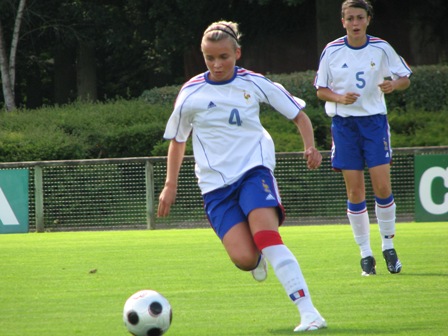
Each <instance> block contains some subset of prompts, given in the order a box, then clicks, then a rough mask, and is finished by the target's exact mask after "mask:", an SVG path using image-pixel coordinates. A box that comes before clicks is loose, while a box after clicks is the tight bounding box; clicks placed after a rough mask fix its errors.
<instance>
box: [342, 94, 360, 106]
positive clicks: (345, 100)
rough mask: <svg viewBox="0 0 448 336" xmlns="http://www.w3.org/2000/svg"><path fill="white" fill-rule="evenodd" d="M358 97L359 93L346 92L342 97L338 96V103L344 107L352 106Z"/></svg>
mask: <svg viewBox="0 0 448 336" xmlns="http://www.w3.org/2000/svg"><path fill="white" fill-rule="evenodd" d="M359 96H360V94H359V93H356V92H347V93H345V94H343V95H340V96H339V99H338V103H339V104H344V105H350V104H353V103H354V102H356V101H357V100H358V97H359Z"/></svg>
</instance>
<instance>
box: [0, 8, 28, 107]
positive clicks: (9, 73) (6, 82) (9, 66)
mask: <svg viewBox="0 0 448 336" xmlns="http://www.w3.org/2000/svg"><path fill="white" fill-rule="evenodd" d="M25 4H26V0H20V2H19V7H18V9H17V15H16V19H15V22H14V30H13V34H12V39H11V47H10V52H9V60H8V57H7V54H6V43H5V39H4V34H3V28H2V22H1V20H0V71H1V75H2V88H3V95H4V97H5V105H6V111H12V110H15V109H16V103H15V94H14V87H15V80H16V53H17V46H18V44H19V34H20V26H21V24H22V18H23V11H24V9H25Z"/></svg>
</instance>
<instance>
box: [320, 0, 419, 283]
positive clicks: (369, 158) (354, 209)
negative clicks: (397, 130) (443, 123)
mask: <svg viewBox="0 0 448 336" xmlns="http://www.w3.org/2000/svg"><path fill="white" fill-rule="evenodd" d="M372 16H373V11H372V6H371V5H370V3H369V2H368V1H366V0H347V1H345V2H344V3H343V4H342V26H343V27H344V28H345V30H346V32H347V35H346V36H344V37H341V38H338V39H336V40H334V41H332V42H330V43H329V44H327V46H326V47H325V49H324V50H323V52H322V56H321V58H320V63H319V69H318V71H317V76H316V80H315V86H316V88H317V96H318V97H319V98H320V99H322V100H325V101H326V103H325V110H326V113H327V114H328V115H329V116H330V117H332V125H331V132H332V137H333V146H332V155H331V159H332V165H333V168H334V169H335V170H339V171H342V174H343V176H344V180H345V186H346V190H347V197H348V201H347V215H348V219H349V221H350V224H351V227H352V230H353V234H354V238H355V241H356V243H357V244H358V245H359V248H360V251H361V268H362V273H361V274H362V275H364V276H368V275H373V274H376V261H375V258H374V256H373V252H372V249H371V246H370V225H369V224H370V223H369V215H368V212H367V206H366V191H365V184H364V167H365V165H367V167H368V169H369V174H370V179H371V181H372V186H373V192H374V194H375V212H376V217H377V220H378V225H379V231H380V233H381V239H382V253H383V257H384V259H385V261H386V265H387V269H388V271H389V272H390V273H399V272H400V271H401V262H400V260H399V259H398V256H397V253H396V251H395V249H394V244H393V240H392V239H393V238H394V236H395V211H396V210H395V209H396V205H395V200H394V196H393V194H392V188H391V181H390V162H391V158H392V149H391V145H390V130H389V123H388V121H387V115H386V114H387V108H386V103H385V99H384V95H385V94H389V93H391V92H393V91H395V90H404V89H406V88H407V87H408V86H409V85H410V80H409V77H410V76H411V73H412V72H411V70H410V69H409V67H408V66H407V65H406V63H405V62H404V60H403V59H402V58H401V57H400V56H398V54H397V53H396V52H395V50H394V49H393V48H392V47H391V46H390V45H389V44H388V43H387V42H386V41H384V40H382V39H380V38H377V37H373V36H370V35H367V33H366V31H367V27H368V26H369V24H370V21H371V20H372Z"/></svg>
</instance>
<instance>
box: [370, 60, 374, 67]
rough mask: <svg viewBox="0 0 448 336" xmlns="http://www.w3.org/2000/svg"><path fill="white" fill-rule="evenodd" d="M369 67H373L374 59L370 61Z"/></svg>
mask: <svg viewBox="0 0 448 336" xmlns="http://www.w3.org/2000/svg"><path fill="white" fill-rule="evenodd" d="M370 67H371V68H372V69H373V68H374V67H375V62H374V61H370Z"/></svg>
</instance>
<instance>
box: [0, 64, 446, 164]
mask: <svg viewBox="0 0 448 336" xmlns="http://www.w3.org/2000/svg"><path fill="white" fill-rule="evenodd" d="M413 71H414V75H413V76H412V78H411V82H412V84H411V87H410V88H409V89H408V90H406V91H402V92H394V93H392V94H390V95H388V96H387V98H386V99H387V102H388V107H389V123H390V125H391V129H392V135H393V137H392V143H393V146H394V147H411V146H428V145H433V146H437V145H447V144H448V140H447V139H448V138H447V134H448V129H447V128H448V122H447V120H448V94H447V92H448V66H421V67H414V68H413ZM314 76H315V73H314V71H306V72H300V73H294V74H279V75H268V77H269V78H271V79H272V80H274V81H277V82H280V83H282V84H283V85H284V86H285V87H286V88H287V89H288V90H289V91H290V92H291V93H293V94H294V95H296V96H299V97H301V98H303V99H304V100H305V101H306V102H307V108H306V112H307V114H308V115H309V116H310V118H311V120H312V122H313V125H314V132H315V136H316V140H317V145H318V147H319V148H320V149H322V150H328V149H330V146H331V134H330V122H331V119H330V118H328V117H327V116H326V114H325V112H324V108H323V102H321V101H319V100H318V99H317V97H316V91H315V88H314V87H313V81H314ZM179 89H180V86H168V87H163V88H155V89H152V90H148V91H145V92H144V93H143V94H142V97H141V98H140V99H134V100H117V101H110V102H106V103H95V104H87V103H81V102H76V103H73V104H71V105H67V106H62V107H45V108H41V109H39V110H18V111H14V112H9V113H6V112H4V111H3V112H0V162H15V161H38V160H67V159H92V158H106V157H109V158H115V157H132V156H163V155H166V153H167V148H168V142H167V141H164V140H163V138H162V137H163V133H164V129H165V124H166V122H167V120H168V118H169V116H170V114H171V111H172V108H173V104H174V100H175V99H176V96H177V93H178V90H179ZM261 120H262V123H263V125H264V126H265V128H266V129H267V130H268V131H269V133H270V134H271V135H272V137H273V139H274V141H275V144H276V150H277V151H278V152H292V151H300V150H302V149H303V145H302V143H301V140H300V137H299V136H298V135H297V130H296V128H295V126H294V124H293V123H292V122H290V121H289V120H286V119H285V118H284V117H283V116H282V115H280V114H279V113H276V112H275V111H272V109H271V108H270V107H268V106H263V107H262V110H261ZM191 153H192V151H191V143H188V145H187V154H191Z"/></svg>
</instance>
